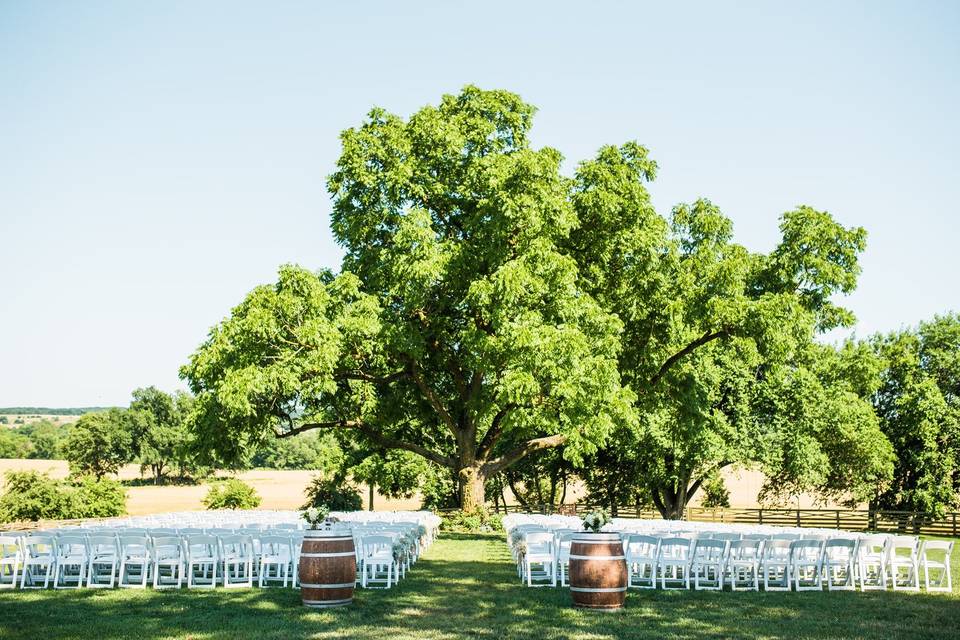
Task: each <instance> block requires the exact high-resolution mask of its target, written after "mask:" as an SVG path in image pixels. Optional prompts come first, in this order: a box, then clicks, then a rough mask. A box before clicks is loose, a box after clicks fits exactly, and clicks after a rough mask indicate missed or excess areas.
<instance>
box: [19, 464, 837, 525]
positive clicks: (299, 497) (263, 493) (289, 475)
mask: <svg viewBox="0 0 960 640" xmlns="http://www.w3.org/2000/svg"><path fill="white" fill-rule="evenodd" d="M10 470H16V471H27V470H30V471H42V472H46V473H49V474H50V475H51V476H52V477H55V478H65V477H67V474H68V467H67V463H66V461H64V460H13V459H4V458H0V491H2V488H3V482H4V481H3V477H2V474H3V473H4V472H6V471H10ZM313 473H314V472H312V471H306V470H304V471H276V470H254V471H243V472H239V473H236V474H232V475H234V476H235V477H237V478H239V479H241V480H243V481H244V482H246V483H247V484H249V485H251V486H253V487H254V488H255V489H256V490H257V493H259V494H260V497H261V498H262V499H263V503H262V504H261V508H263V509H298V508H299V507H300V506H301V505H302V504H303V502H304V495H303V492H304V489H305V488H306V486H307V484H308V483H309V482H310V478H311V477H312V476H313ZM218 475H219V476H220V477H228V476H230V475H231V474H228V473H225V472H221V473H220V474H218ZM724 477H725V480H726V482H727V487H728V488H729V489H730V504H731V505H733V506H734V507H748V508H749V507H756V506H757V492H758V491H759V489H760V486H761V484H762V483H763V474H761V473H759V472H757V471H744V470H740V471H735V470H727V471H726V472H725V473H724ZM120 478H121V479H122V480H133V479H136V478H140V469H139V467H138V466H137V465H133V464H128V465H126V466H125V467H124V468H123V469H122V470H121V471H120ZM362 489H363V492H362V496H361V497H362V498H363V508H364V509H366V508H367V491H366V487H362ZM208 490H209V486H208V485H207V484H200V485H196V486H159V487H154V486H149V485H147V486H135V487H127V511H128V513H130V514H131V515H141V514H148V513H163V512H169V511H193V510H197V509H203V503H202V500H203V497H204V496H205V495H206V493H207V491H208ZM584 493H585V491H584V488H583V487H582V486H579V485H575V486H571V487H570V488H569V489H568V491H567V501H568V502H573V501H575V500H579V499H582V498H583V495H584ZM700 497H701V496H697V498H696V499H694V500H693V505H692V506H696V505H698V504H699V498H700ZM510 498H512V496H508V500H509V501H510V502H513V500H511V499H510ZM798 503H799V504H797V503H792V504H791V505H790V506H800V507H801V508H810V507H815V506H817V505H816V504H815V503H814V500H813V498H811V497H810V496H800V498H799V501H798ZM373 505H374V509H375V510H377V511H389V510H400V509H419V508H420V498H419V496H414V497H413V498H411V499H409V500H393V499H389V498H385V497H383V496H381V495H380V494H378V493H376V492H375V493H374V501H373ZM820 506H823V505H820ZM827 506H833V505H827Z"/></svg>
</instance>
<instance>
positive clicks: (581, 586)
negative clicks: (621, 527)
mask: <svg viewBox="0 0 960 640" xmlns="http://www.w3.org/2000/svg"><path fill="white" fill-rule="evenodd" d="M570 593H571V595H572V596H573V606H575V607H582V608H585V609H619V608H621V607H622V606H623V601H624V599H625V598H626V595H627V562H626V559H625V558H624V554H623V543H622V542H621V541H620V536H619V535H618V534H615V533H598V534H589V533H587V534H583V535H582V536H578V537H576V538H574V539H573V541H572V542H571V543H570Z"/></svg>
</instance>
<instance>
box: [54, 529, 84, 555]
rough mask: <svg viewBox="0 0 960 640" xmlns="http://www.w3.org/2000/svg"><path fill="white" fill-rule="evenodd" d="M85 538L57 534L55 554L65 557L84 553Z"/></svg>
mask: <svg viewBox="0 0 960 640" xmlns="http://www.w3.org/2000/svg"><path fill="white" fill-rule="evenodd" d="M86 554H87V539H86V538H85V537H84V536H74V535H62V534H61V535H58V536H57V556H58V557H61V558H66V557H67V556H76V555H86Z"/></svg>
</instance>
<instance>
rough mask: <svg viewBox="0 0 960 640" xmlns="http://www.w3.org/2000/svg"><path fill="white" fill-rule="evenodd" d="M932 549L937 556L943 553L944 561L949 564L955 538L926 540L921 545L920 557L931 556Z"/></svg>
mask: <svg viewBox="0 0 960 640" xmlns="http://www.w3.org/2000/svg"><path fill="white" fill-rule="evenodd" d="M931 551H933V552H934V555H937V556H939V555H940V554H943V562H944V563H945V564H949V562H950V556H951V555H952V554H953V540H924V541H923V542H922V543H921V545H920V557H921V558H929V556H930V552H931Z"/></svg>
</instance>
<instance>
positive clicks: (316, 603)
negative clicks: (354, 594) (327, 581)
mask: <svg viewBox="0 0 960 640" xmlns="http://www.w3.org/2000/svg"><path fill="white" fill-rule="evenodd" d="M351 602H353V598H347V599H346V600H304V601H303V604H304V605H306V606H308V607H316V608H318V609H322V608H324V607H342V606H344V605H347V604H350V603H351Z"/></svg>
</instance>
